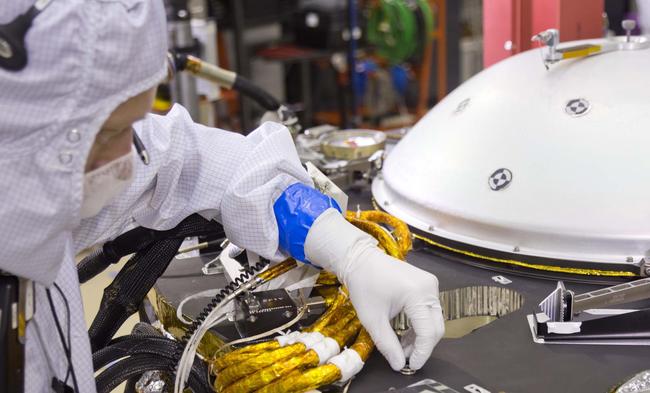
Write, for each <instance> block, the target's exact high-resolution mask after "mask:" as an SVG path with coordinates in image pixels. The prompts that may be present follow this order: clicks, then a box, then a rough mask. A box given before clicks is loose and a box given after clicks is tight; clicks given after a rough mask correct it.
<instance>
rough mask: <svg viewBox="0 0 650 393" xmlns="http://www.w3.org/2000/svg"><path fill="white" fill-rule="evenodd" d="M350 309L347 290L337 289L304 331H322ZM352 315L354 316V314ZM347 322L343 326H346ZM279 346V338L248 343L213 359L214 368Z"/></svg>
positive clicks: (224, 366)
mask: <svg viewBox="0 0 650 393" xmlns="http://www.w3.org/2000/svg"><path fill="white" fill-rule="evenodd" d="M350 310H351V306H349V302H348V298H347V295H346V294H345V292H343V291H337V295H336V298H335V299H334V300H333V302H332V305H331V306H330V307H329V308H328V309H327V311H326V312H325V313H324V314H323V315H321V316H320V318H318V320H316V322H314V324H313V325H312V326H310V327H309V328H306V329H303V331H305V332H307V331H310V332H320V331H321V330H323V329H324V328H325V327H326V326H327V325H328V324H329V323H330V321H331V320H332V317H336V320H338V319H339V318H340V316H339V314H342V315H343V316H346V315H347V314H348V313H350ZM352 317H354V314H353V315H352ZM352 317H348V319H347V321H346V322H345V323H347V322H348V321H349V320H350V319H351V318H352ZM345 323H344V324H343V326H345ZM279 348H280V343H278V342H277V340H271V341H266V342H262V343H258V344H253V345H248V346H245V347H243V348H239V349H236V350H234V351H232V352H229V353H226V354H225V355H222V356H220V357H218V358H216V359H214V360H213V361H212V369H213V370H216V371H221V370H223V369H225V368H227V367H229V366H230V365H235V364H239V363H241V362H243V361H245V360H248V359H250V358H252V357H253V356H258V355H260V354H262V353H265V352H268V351H273V350H276V349H279ZM251 354H253V355H251Z"/></svg>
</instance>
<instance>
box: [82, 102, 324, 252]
mask: <svg viewBox="0 0 650 393" xmlns="http://www.w3.org/2000/svg"><path fill="white" fill-rule="evenodd" d="M134 128H135V131H136V132H137V133H138V135H139V136H140V137H141V139H142V140H143V142H144V145H145V147H146V149H147V151H148V153H149V155H150V160H151V162H150V164H149V165H144V164H143V163H142V162H141V161H139V160H138V161H137V163H136V168H137V169H136V174H135V178H134V181H133V184H132V185H131V186H130V187H129V189H128V190H127V191H126V192H125V193H124V194H122V195H121V196H120V197H118V198H117V199H116V200H115V201H113V202H112V203H111V204H110V205H108V206H106V207H105V208H104V209H103V210H102V211H101V212H100V213H99V214H98V215H97V216H95V217H92V218H89V219H86V220H83V221H82V224H81V226H80V227H79V228H77V229H76V230H75V240H76V242H75V246H76V248H77V250H80V249H82V248H84V247H88V246H89V245H92V244H94V243H98V242H103V241H105V240H108V239H110V238H112V237H115V236H117V235H119V234H120V233H122V232H124V231H125V230H126V229H127V228H130V227H132V226H136V225H141V226H145V227H148V228H154V229H161V230H163V229H169V228H173V227H174V226H176V225H177V224H178V223H179V222H180V221H181V220H182V219H184V218H185V217H187V216H189V215H191V214H193V213H201V214H202V215H203V216H204V217H206V218H215V219H217V220H218V221H219V222H221V223H222V224H223V225H224V228H225V230H226V235H227V236H228V238H229V239H230V240H231V241H232V242H233V243H235V244H237V245H238V246H240V247H244V248H246V249H248V250H251V251H253V252H255V253H258V254H260V255H262V256H264V257H267V258H273V259H277V257H280V254H279V253H278V229H277V223H276V220H275V216H274V214H273V203H274V201H275V200H276V199H277V197H278V196H279V195H280V194H281V193H282V192H283V191H284V190H285V189H286V188H287V187H288V186H290V185H291V184H294V183H304V184H307V185H311V184H312V182H311V180H310V178H309V176H308V175H307V173H306V171H305V170H304V168H303V167H302V165H301V164H300V160H299V158H298V155H297V153H296V150H295V146H294V144H293V140H292V138H291V134H290V133H289V131H288V130H287V129H286V128H285V127H284V126H282V125H280V124H277V123H271V122H267V123H264V124H263V125H261V126H260V127H259V128H258V129H257V130H255V131H253V132H252V133H251V134H249V135H248V136H243V135H240V134H237V133H233V132H228V131H224V130H220V129H216V128H209V127H205V126H202V125H199V124H196V123H194V122H193V121H192V119H191V118H190V116H189V114H188V113H187V111H186V110H185V109H184V108H183V107H181V106H178V105H176V106H174V107H173V108H172V110H171V111H170V112H169V114H167V115H166V116H157V115H149V116H147V117H146V118H145V119H144V120H143V121H141V122H139V123H137V124H136V125H135V126H134Z"/></svg>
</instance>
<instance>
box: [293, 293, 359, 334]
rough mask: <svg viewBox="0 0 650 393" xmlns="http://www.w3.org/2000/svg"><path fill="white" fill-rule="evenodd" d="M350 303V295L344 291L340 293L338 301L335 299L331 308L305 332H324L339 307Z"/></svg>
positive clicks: (337, 297) (337, 296)
mask: <svg viewBox="0 0 650 393" xmlns="http://www.w3.org/2000/svg"><path fill="white" fill-rule="evenodd" d="M347 301H348V295H347V293H345V292H344V291H338V294H337V295H336V299H334V303H332V305H331V306H330V308H328V309H327V311H325V312H324V313H323V315H321V316H320V317H319V318H318V319H317V320H316V322H314V323H313V324H312V325H311V326H308V327H307V328H305V329H303V331H304V332H320V331H321V330H323V328H324V327H325V326H327V325H328V324H329V322H330V319H332V316H334V315H335V314H336V313H337V311H338V309H339V307H341V305H343V304H345V303H346V302H347Z"/></svg>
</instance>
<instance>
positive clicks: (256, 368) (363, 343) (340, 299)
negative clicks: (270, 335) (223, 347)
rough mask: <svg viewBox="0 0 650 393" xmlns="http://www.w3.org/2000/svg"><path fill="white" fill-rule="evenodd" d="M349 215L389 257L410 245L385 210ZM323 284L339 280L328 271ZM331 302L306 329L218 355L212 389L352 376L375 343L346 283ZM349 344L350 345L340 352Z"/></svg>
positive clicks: (283, 386)
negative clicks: (361, 318) (350, 300)
mask: <svg viewBox="0 0 650 393" xmlns="http://www.w3.org/2000/svg"><path fill="white" fill-rule="evenodd" d="M346 218H347V219H348V220H349V221H350V222H351V223H352V224H353V225H355V226H357V227H358V228H360V229H362V230H364V231H366V232H368V233H370V234H371V235H373V236H374V237H375V238H377V239H378V241H379V243H380V246H381V247H382V248H383V249H384V251H386V252H387V253H388V254H389V255H391V256H394V257H396V258H399V259H403V258H405V256H406V254H407V253H408V251H409V250H410V249H411V234H410V232H409V230H408V227H407V226H406V224H404V223H403V222H402V221H400V220H398V219H396V218H394V217H392V216H390V215H388V214H386V213H383V212H379V211H366V212H357V213H355V212H348V213H347V214H346ZM380 224H381V225H380ZM386 227H389V228H390V229H392V231H391V230H389V229H387V228H386ZM319 283H327V284H332V283H335V284H337V285H340V284H338V282H337V281H336V277H333V276H332V275H331V274H330V273H324V274H323V275H322V277H321V278H319ZM327 302H330V303H331V305H330V307H329V308H328V309H327V311H326V312H325V313H324V314H323V315H322V316H321V317H320V318H319V319H318V320H317V321H316V322H314V324H312V325H311V326H309V327H308V328H306V329H303V331H302V332H292V333H289V334H288V335H285V336H279V337H276V339H274V340H272V341H267V342H263V343H258V344H254V345H249V346H246V347H243V348H240V349H237V350H235V351H232V352H229V353H227V354H224V355H220V354H216V355H217V356H215V357H214V359H212V360H211V362H210V371H211V373H213V374H214V375H216V380H215V383H214V389H215V390H216V391H217V392H223V393H244V392H263V393H272V392H278V393H279V392H303V391H308V390H312V389H315V388H317V387H319V386H324V385H329V384H332V383H334V382H337V381H347V380H349V379H350V378H351V377H353V376H354V375H355V374H356V373H358V372H359V371H360V370H361V367H362V366H363V363H364V362H365V361H366V359H367V358H368V356H369V355H370V353H371V352H372V349H373V347H374V344H373V343H372V340H371V338H370V336H369V334H368V332H366V330H365V329H364V328H363V327H362V326H361V323H360V321H359V319H358V318H357V316H356V312H355V310H354V308H353V307H352V304H351V303H350V302H349V300H348V298H347V291H346V289H345V288H344V287H340V288H339V290H338V292H337V293H336V295H335V297H334V299H333V300H328V301H326V303H327ZM346 345H350V347H349V348H347V349H344V350H342V351H341V349H342V348H345V346H346Z"/></svg>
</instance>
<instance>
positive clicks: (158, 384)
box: [135, 371, 167, 393]
mask: <svg viewBox="0 0 650 393" xmlns="http://www.w3.org/2000/svg"><path fill="white" fill-rule="evenodd" d="M135 391H136V392H138V393H163V392H166V391H167V390H166V389H165V381H164V380H163V377H162V373H161V372H160V371H147V372H146V373H144V374H142V377H140V379H139V380H138V382H136V383H135Z"/></svg>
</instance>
